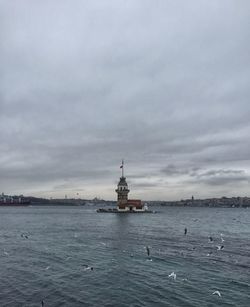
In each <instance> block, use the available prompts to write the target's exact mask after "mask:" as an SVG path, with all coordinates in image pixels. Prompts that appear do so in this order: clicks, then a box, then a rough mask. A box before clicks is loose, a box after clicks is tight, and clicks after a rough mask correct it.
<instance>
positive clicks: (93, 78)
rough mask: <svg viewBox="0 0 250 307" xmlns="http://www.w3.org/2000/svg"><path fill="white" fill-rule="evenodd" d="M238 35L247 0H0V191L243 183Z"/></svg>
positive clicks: (247, 54)
mask: <svg viewBox="0 0 250 307" xmlns="http://www.w3.org/2000/svg"><path fill="white" fill-rule="evenodd" d="M249 38H250V1H248V0H237V1H236V0H234V1H231V0H206V1H205V0H196V1H195V0H189V1H187V0H182V1H180V0H172V1H169V0H161V1H160V0H151V1H147V0H141V1H139V0H138V1H137V0H131V1H129V0H123V1H122V0H113V1H112V0H107V1H101V0H100V1H97V0H89V1H87V0H85V1H83V0H79V1H78V0H68V1H66V0H40V1H39V0H37V1H32V0H29V1H28V0H22V1H20V0H11V1H9V0H5V1H3V0H0V192H5V193H6V194H25V195H34V196H42V197H64V196H65V194H67V195H68V197H78V195H79V196H80V197H83V198H93V197H95V196H98V197H101V198H105V199H116V195H115V192H114V190H115V188H116V184H117V181H118V179H119V176H120V168H119V166H120V163H121V159H122V158H124V160H125V175H126V177H127V180H128V183H129V186H130V189H131V192H130V197H131V198H142V199H143V200H152V199H155V200H163V199H164V200H174V199H176V200H178V199H181V198H190V197H191V196H192V195H194V197H195V198H205V197H214V196H217V197H220V196H250V84H249V82H250V39H249ZM77 193H78V194H77Z"/></svg>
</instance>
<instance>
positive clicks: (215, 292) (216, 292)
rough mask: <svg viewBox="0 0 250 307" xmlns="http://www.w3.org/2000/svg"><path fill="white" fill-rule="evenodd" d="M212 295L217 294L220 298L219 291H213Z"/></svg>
mask: <svg viewBox="0 0 250 307" xmlns="http://www.w3.org/2000/svg"><path fill="white" fill-rule="evenodd" d="M213 294H217V295H218V296H219V297H221V294H220V291H218V290H216V291H214V292H213Z"/></svg>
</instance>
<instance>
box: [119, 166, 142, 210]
mask: <svg viewBox="0 0 250 307" xmlns="http://www.w3.org/2000/svg"><path fill="white" fill-rule="evenodd" d="M120 168H121V169H122V176H121V177H120V181H119V183H118V185H117V189H116V190H115V191H116V193H117V210H118V211H120V212H125V211H132V212H140V211H145V206H143V203H142V201H141V200H140V199H128V193H129V189H128V184H127V182H126V177H124V162H123V161H122V165H121V167H120Z"/></svg>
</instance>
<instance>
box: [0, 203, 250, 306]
mask: <svg viewBox="0 0 250 307" xmlns="http://www.w3.org/2000/svg"><path fill="white" fill-rule="evenodd" d="M160 210H161V212H160V213H157V214H128V215H125V214H124V215H117V214H101V213H99V214H98V213H96V212H95V209H90V208H86V207H82V208H79V207H74V208H69V207H50V208H49V207H23V208H0V306H41V300H44V302H45V307H47V306H171V307H172V306H185V307H188V306H197V307H200V306H250V209H240V208H234V209H229V208H223V209H219V208H160ZM185 227H187V230H188V232H187V235H186V236H184V228H185ZM22 233H24V234H25V235H28V238H25V237H21V234H22ZM220 234H223V237H222V238H223V239H224V240H225V241H224V242H223V243H222V241H221V235H220ZM209 236H212V237H213V238H214V242H212V243H209V242H208V237H209ZM146 245H148V246H150V251H151V255H150V256H151V258H152V261H150V260H149V259H147V253H146V250H145V246H146ZM217 245H224V249H223V250H221V251H219V250H217V247H216V246H217ZM210 252H212V254H210ZM209 254H210V256H208V255H209ZM84 265H89V266H92V267H93V268H94V270H93V271H91V270H89V269H87V268H86V267H85V266H84ZM171 272H175V273H176V274H177V277H176V280H174V279H172V278H169V277H168V275H169V274H170V273H171ZM216 290H219V291H220V293H221V297H219V296H218V295H213V294H212V293H213V292H214V291H216Z"/></svg>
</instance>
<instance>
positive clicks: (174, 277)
mask: <svg viewBox="0 0 250 307" xmlns="http://www.w3.org/2000/svg"><path fill="white" fill-rule="evenodd" d="M168 277H173V279H174V280H176V274H175V272H172V273H171V274H169V275H168Z"/></svg>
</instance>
